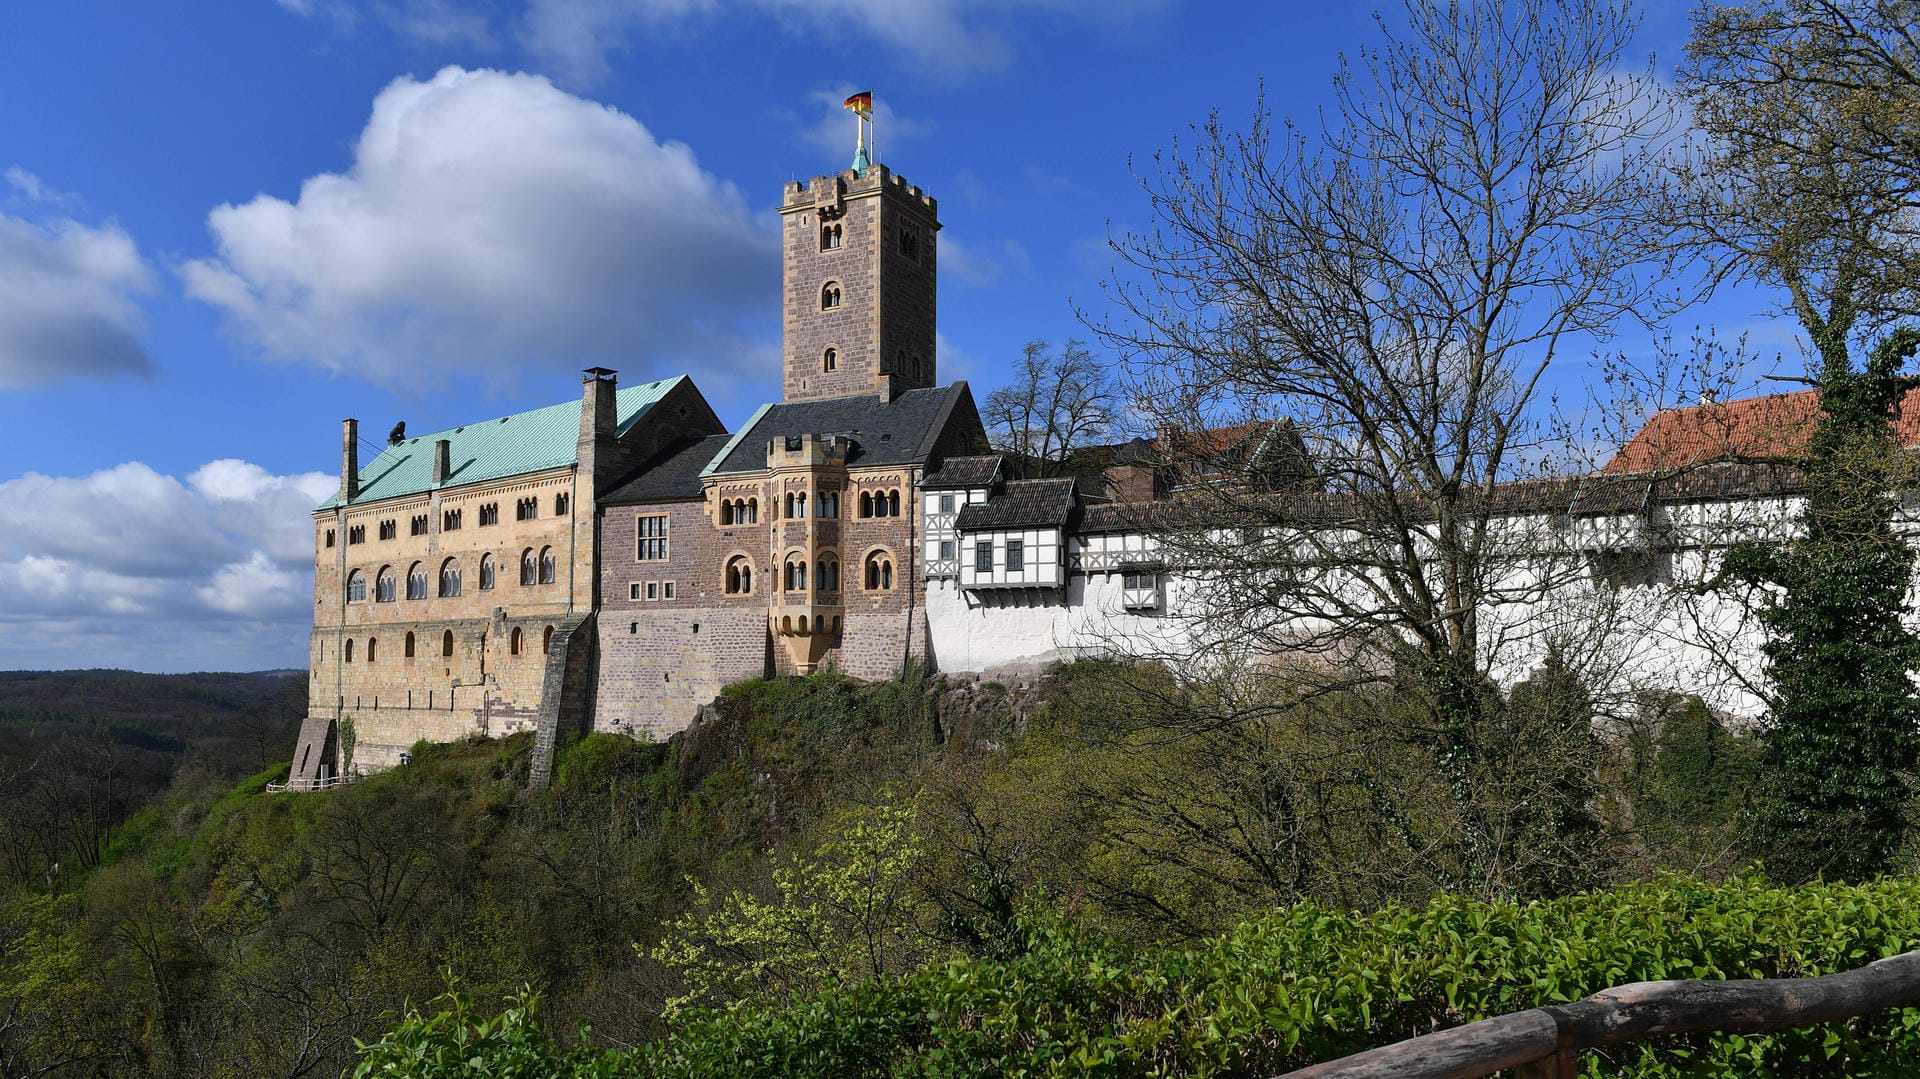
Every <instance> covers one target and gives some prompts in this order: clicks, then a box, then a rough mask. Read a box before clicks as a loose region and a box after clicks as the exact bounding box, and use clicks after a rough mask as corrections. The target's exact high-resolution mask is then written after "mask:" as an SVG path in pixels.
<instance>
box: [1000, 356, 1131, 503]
mask: <svg viewBox="0 0 1920 1079" xmlns="http://www.w3.org/2000/svg"><path fill="white" fill-rule="evenodd" d="M1117 405H1118V394H1117V393H1116V391H1115V388H1114V385H1113V380H1112V374H1111V372H1109V370H1108V369H1107V368H1106V367H1105V366H1104V365H1103V364H1101V363H1100V361H1098V360H1097V359H1095V358H1094V355H1093V353H1091V352H1089V351H1088V350H1087V346H1086V345H1085V344H1083V343H1082V342H1080V341H1076V340H1074V339H1072V338H1068V339H1067V341H1066V343H1065V344H1063V345H1061V346H1060V350H1059V351H1058V352H1052V353H1049V352H1048V346H1047V343H1046V342H1045V341H1038V340H1036V341H1029V342H1027V344H1026V346H1025V347H1024V348H1022V349H1021V350H1020V362H1019V363H1018V364H1017V365H1016V366H1015V368H1014V372H1013V380H1012V381H1011V382H1009V383H1008V384H1007V385H1005V386H1002V387H1000V388H999V389H997V390H995V391H993V392H992V393H990V394H988V395H987V401H986V407H985V408H983V409H982V410H981V414H980V418H981V420H982V421H983V422H984V423H985V424H986V426H987V430H988V432H989V437H990V438H991V439H992V441H993V448H994V449H996V450H999V451H1000V452H1002V453H1006V454H1011V455H1013V456H1014V457H1015V458H1017V459H1018V460H1019V461H1020V462H1021V471H1022V472H1024V473H1026V474H1028V475H1030V476H1035V477H1045V476H1057V475H1059V474H1060V473H1061V472H1063V471H1065V470H1066V467H1067V465H1068V463H1069V459H1070V458H1071V457H1072V455H1073V453H1074V451H1075V450H1079V449H1083V448H1085V447H1086V446H1088V445H1089V444H1091V443H1094V442H1097V441H1099V440H1100V439H1102V438H1105V437H1107V436H1108V435H1109V433H1111V432H1112V431H1113V430H1114V428H1115V426H1116V413H1117V411H1118V409H1117Z"/></svg>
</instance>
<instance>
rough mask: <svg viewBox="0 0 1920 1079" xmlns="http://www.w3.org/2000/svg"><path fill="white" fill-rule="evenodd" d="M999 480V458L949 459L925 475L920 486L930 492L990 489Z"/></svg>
mask: <svg viewBox="0 0 1920 1079" xmlns="http://www.w3.org/2000/svg"><path fill="white" fill-rule="evenodd" d="M999 479H1000V456H999V455H998V454H994V455H992V456H989V457H949V458H947V459H946V460H944V461H942V462H940V467H939V468H937V469H935V470H934V471H932V472H929V473H927V475H926V478H925V479H923V480H921V481H920V486H922V487H924V488H926V489H928V490H930V491H942V490H948V491H950V490H954V489H955V488H961V487H992V486H993V485H994V484H995V483H996V482H998V481H999Z"/></svg>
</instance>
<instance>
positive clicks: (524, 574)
mask: <svg viewBox="0 0 1920 1079" xmlns="http://www.w3.org/2000/svg"><path fill="white" fill-rule="evenodd" d="M533 566H534V562H533V548H531V547H529V548H527V549H526V550H524V551H521V552H520V583H521V584H532V583H533V581H534V576H533Z"/></svg>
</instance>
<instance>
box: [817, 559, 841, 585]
mask: <svg viewBox="0 0 1920 1079" xmlns="http://www.w3.org/2000/svg"><path fill="white" fill-rule="evenodd" d="M813 587H814V589H815V590H816V591H820V592H838V591H840V560H839V559H837V558H823V559H821V560H820V565H819V567H818V569H817V570H816V571H815V573H814V578H813Z"/></svg>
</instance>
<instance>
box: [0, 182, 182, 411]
mask: <svg viewBox="0 0 1920 1079" xmlns="http://www.w3.org/2000/svg"><path fill="white" fill-rule="evenodd" d="M5 176H6V180H7V184H8V186H9V187H11V188H12V189H13V191H14V192H15V193H16V195H15V197H14V198H13V199H11V200H10V202H12V203H13V204H15V205H18V204H21V203H24V204H25V207H24V209H23V216H17V217H16V216H11V215H9V214H7V213H0V390H4V389H11V388H16V387H21V386H36V385H45V384H48V383H52V382H59V381H62V380H65V379H70V378H84V377H92V376H108V375H126V374H145V373H147V372H149V371H151V370H152V367H153V364H152V361H151V360H150V359H149V358H148V356H147V350H146V346H145V345H144V344H142V342H141V336H142V334H143V332H144V330H145V318H144V316H143V314H142V312H141V310H140V305H139V302H138V301H137V299H136V297H138V296H139V295H141V294H143V293H145V292H147V291H149V290H150V289H151V288H152V287H153V273H152V271H151V270H150V269H149V268H148V266H147V263H146V260H145V259H143V258H141V256H140V250H139V248H138V247H137V246H136V245H135V244H134V242H133V238H132V237H130V236H128V235H127V233H126V232H125V231H124V230H122V229H121V228H120V227H119V226H118V225H114V224H111V223H109V224H104V225H99V226H92V225H86V224H82V223H81V222H79V221H75V220H73V219H72V218H70V217H67V216H65V213H64V211H68V210H70V209H71V208H72V207H73V206H74V205H76V204H77V203H78V201H79V200H78V199H77V198H76V197H75V196H73V195H70V194H66V193H64V192H60V191H56V190H54V189H53V188H51V187H48V186H47V185H46V184H45V183H43V182H42V181H41V179H40V178H39V177H38V176H35V175H34V174H33V173H30V172H28V171H26V170H25V169H22V168H19V167H18V166H15V167H12V168H9V169H7V171H6V173H5ZM54 210H58V211H62V212H60V213H52V212H50V211H54Z"/></svg>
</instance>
